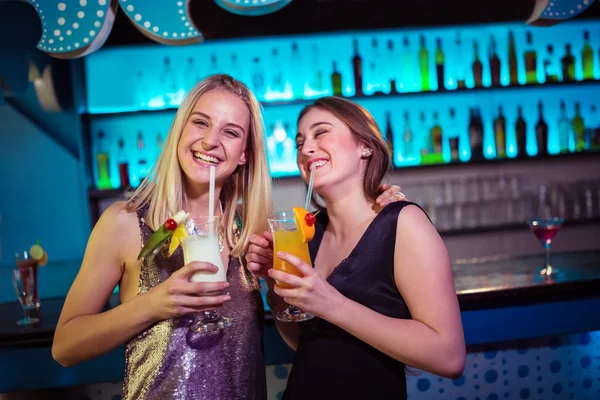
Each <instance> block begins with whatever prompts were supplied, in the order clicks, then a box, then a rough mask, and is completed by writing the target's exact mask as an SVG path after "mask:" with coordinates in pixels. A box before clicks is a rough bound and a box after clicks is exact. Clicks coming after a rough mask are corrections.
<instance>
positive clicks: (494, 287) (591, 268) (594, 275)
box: [0, 250, 600, 348]
mask: <svg viewBox="0 0 600 400" xmlns="http://www.w3.org/2000/svg"><path fill="white" fill-rule="evenodd" d="M543 262H544V257H543V255H536V256H530V257H520V258H507V257H495V258H489V259H473V260H458V261H456V262H454V263H453V266H452V269H453V272H454V282H455V286H456V291H457V295H458V299H459V302H460V306H461V311H463V313H464V312H465V311H477V310H485V309H492V308H504V307H515V306H528V305H538V304H543V303H549V302H560V301H571V300H581V299H590V298H600V250H598V251H586V252H577V253H556V254H552V258H551V262H552V264H553V266H555V267H556V268H558V269H559V273H558V275H557V276H556V277H552V278H544V277H543V276H541V275H539V274H538V273H537V270H539V268H540V267H541V266H542V265H543ZM64 300H65V298H64V297H55V298H44V299H41V309H40V322H38V323H36V324H35V325H33V326H30V327H22V326H19V325H17V324H16V321H17V320H19V319H21V318H22V317H23V312H22V310H21V307H20V305H19V304H18V303H17V302H16V301H14V302H9V303H2V304H0V347H21V348H23V347H25V348H27V347H45V346H51V344H52V339H53V336H54V330H55V328H56V323H57V321H58V317H59V315H60V312H61V309H62V307H63V304H64ZM118 304H119V297H118V294H113V295H112V296H111V298H110V300H109V302H108V304H107V305H106V306H105V309H106V310H108V309H110V308H112V307H115V306H116V305H118ZM265 315H266V318H270V313H266V314H265Z"/></svg>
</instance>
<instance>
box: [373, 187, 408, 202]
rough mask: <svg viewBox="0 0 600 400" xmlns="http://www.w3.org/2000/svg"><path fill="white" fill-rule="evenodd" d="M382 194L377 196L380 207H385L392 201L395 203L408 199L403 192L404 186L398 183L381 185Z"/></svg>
mask: <svg viewBox="0 0 600 400" xmlns="http://www.w3.org/2000/svg"><path fill="white" fill-rule="evenodd" d="M379 190H380V193H381V194H380V195H379V197H377V199H376V200H375V202H376V203H377V204H379V206H380V207H385V206H387V205H388V204H390V203H395V202H396V201H407V198H406V196H405V195H404V193H402V188H401V187H400V186H398V185H391V186H390V185H388V184H387V183H384V184H383V185H381V186H380V187H379Z"/></svg>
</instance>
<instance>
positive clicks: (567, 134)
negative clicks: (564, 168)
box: [558, 100, 572, 153]
mask: <svg viewBox="0 0 600 400" xmlns="http://www.w3.org/2000/svg"><path fill="white" fill-rule="evenodd" d="M571 140H572V138H571V121H570V120H569V118H567V108H566V106H565V101H564V100H561V101H560V117H559V118H558V147H559V148H560V152H561V153H568V152H569V147H570V146H569V143H570V142H571Z"/></svg>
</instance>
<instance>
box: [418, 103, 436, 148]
mask: <svg viewBox="0 0 600 400" xmlns="http://www.w3.org/2000/svg"><path fill="white" fill-rule="evenodd" d="M416 132H417V134H418V137H419V138H420V140H419V142H420V146H421V157H422V156H426V155H427V154H433V141H432V140H431V135H430V134H429V129H428V128H427V122H426V121H425V113H424V112H423V111H421V113H420V115H419V122H418V127H417V130H416Z"/></svg>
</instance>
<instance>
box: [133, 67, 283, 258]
mask: <svg viewBox="0 0 600 400" xmlns="http://www.w3.org/2000/svg"><path fill="white" fill-rule="evenodd" d="M211 90H224V91H226V92H229V93H231V94H234V95H236V96H237V97H239V98H240V99H241V100H242V101H243V102H244V103H245V104H246V106H247V107H248V112H249V113H250V131H249V133H248V140H247V144H246V154H247V162H246V164H244V165H240V166H239V167H238V168H237V169H236V171H235V172H234V173H233V174H232V175H231V176H229V177H228V178H227V179H226V180H225V182H224V183H223V188H222V189H221V195H220V200H221V204H222V205H223V218H222V221H223V223H224V226H225V240H226V242H227V244H228V245H229V247H231V249H232V250H231V255H232V256H234V257H238V256H242V255H243V254H244V253H245V252H246V248H247V244H248V241H249V238H250V235H251V234H252V233H259V232H260V233H262V232H263V231H264V230H266V229H267V228H268V227H267V225H266V223H267V221H266V218H267V216H268V215H269V214H270V213H271V210H272V205H273V203H272V195H271V189H272V181H271V176H270V173H269V167H268V163H267V157H266V153H265V144H264V123H263V118H262V112H261V111H262V110H261V106H260V103H259V102H258V101H257V100H256V97H255V96H254V94H253V93H252V92H251V91H250V89H248V87H246V85H244V84H243V83H242V82H240V81H238V80H236V79H234V78H232V77H231V76H229V75H225V74H217V75H212V76H209V77H208V78H206V79H204V80H202V81H200V82H199V83H198V84H197V85H196V86H195V87H194V88H193V89H192V90H191V91H190V92H189V93H188V95H187V96H186V97H185V99H184V100H183V102H182V104H181V106H180V107H179V109H178V110H177V114H175V118H174V120H173V124H172V125H171V129H170V131H169V135H168V136H167V139H166V141H165V144H164V148H163V150H162V151H161V153H160V156H159V157H158V160H157V162H156V164H155V165H154V166H153V168H152V170H151V172H150V174H149V177H148V179H146V180H145V181H144V182H143V183H142V184H141V185H140V186H139V187H138V188H137V189H136V190H135V191H134V192H133V193H132V194H131V195H130V198H129V199H128V201H127V204H126V207H127V208H128V209H130V210H136V209H138V208H140V207H142V206H144V205H146V204H147V205H148V211H147V213H146V216H145V220H146V224H148V226H149V227H150V228H152V229H154V230H156V229H158V228H159V227H160V226H161V225H162V224H163V223H164V222H165V221H166V220H167V219H168V218H170V217H171V216H172V215H173V214H175V213H176V212H177V211H179V210H181V209H183V205H184V203H185V191H184V190H183V188H184V173H183V170H182V169H181V166H180V164H179V159H178V157H177V145H178V143H179V138H180V137H181V133H182V132H183V129H184V127H185V125H186V123H187V120H188V119H189V117H190V114H191V113H192V110H193V108H194V106H195V104H196V102H197V101H198V99H199V98H200V96H202V95H203V94H205V93H207V92H208V91H211ZM240 199H241V202H242V204H241V217H242V221H241V223H242V226H241V232H240V235H239V238H237V239H236V237H235V235H234V227H235V224H236V223H237V221H236V211H237V207H238V202H239V200H240Z"/></svg>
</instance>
